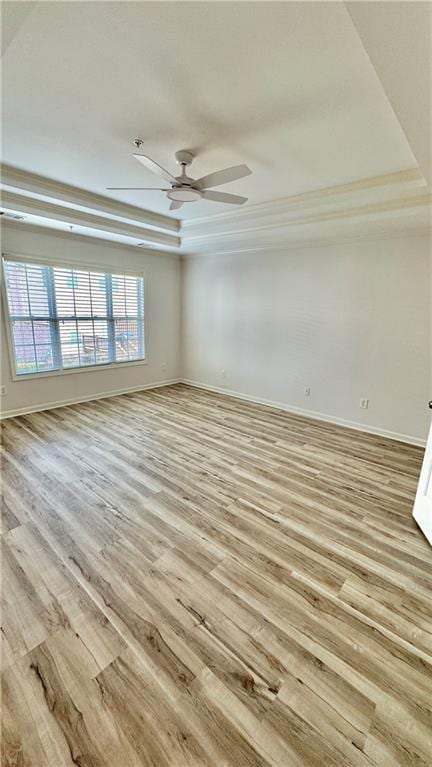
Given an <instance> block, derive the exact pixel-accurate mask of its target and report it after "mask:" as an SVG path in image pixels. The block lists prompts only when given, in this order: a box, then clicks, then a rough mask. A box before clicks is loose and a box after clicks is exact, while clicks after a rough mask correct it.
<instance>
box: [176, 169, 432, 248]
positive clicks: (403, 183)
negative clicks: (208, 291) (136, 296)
mask: <svg viewBox="0 0 432 767" xmlns="http://www.w3.org/2000/svg"><path fill="white" fill-rule="evenodd" d="M418 188H424V189H426V182H425V180H424V178H423V176H422V174H421V172H420V170H419V169H418V168H408V169H405V170H399V171H396V172H394V173H387V174H384V175H381V176H373V177H369V178H364V179H360V180H358V181H352V182H350V183H348V184H339V185H337V186H329V187H323V188H320V189H313V190H311V191H308V192H303V193H301V194H296V195H291V196H290V197H283V198H279V199H277V200H270V201H268V202H264V203H259V204H257V205H248V206H247V207H245V208H236V209H234V210H229V211H227V212H226V213H225V212H224V213H219V214H217V215H213V216H202V217H201V216H200V218H194V219H189V220H188V219H185V220H183V221H182V222H181V232H182V234H183V232H186V231H188V230H192V229H195V228H197V227H200V226H201V224H207V223H212V224H214V223H216V222H227V221H231V220H232V221H237V220H238V219H245V218H247V217H250V218H253V219H255V218H256V217H257V216H259V217H262V216H265V215H271V216H274V215H278V214H281V213H285V212H286V211H287V210H290V209H291V208H299V207H301V208H310V207H315V206H317V205H320V204H324V205H326V204H327V205H328V204H330V203H335V202H336V203H338V204H343V203H344V202H345V201H348V200H350V199H352V197H357V198H358V199H362V198H365V197H366V198H367V197H369V196H370V195H372V194H374V195H378V197H382V196H388V195H391V194H399V195H400V194H401V193H402V192H408V191H411V190H414V189H415V190H417V189H418Z"/></svg>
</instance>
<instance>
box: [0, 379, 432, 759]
mask: <svg viewBox="0 0 432 767" xmlns="http://www.w3.org/2000/svg"><path fill="white" fill-rule="evenodd" d="M2 452H3V477H2V481H3V534H2V546H3V554H2V597H3V628H2V641H3V650H2V658H3V668H4V671H3V699H2V704H3V705H2V709H3V732H2V734H3V761H2V764H3V765H4V767H12V766H13V767H30V766H31V767H72V766H75V767H77V766H78V767H142V766H145V767H147V766H148V767H168V766H169V767H186V766H187V767H210V766H211V767H246V766H247V767H267V765H273V766H274V767H282V766H283V767H285V766H286V767H312V766H315V765H317V766H318V765H320V766H322V767H336V766H337V767H350V766H351V765H352V766H354V765H355V766H356V767H367V766H369V767H370V766H371V765H376V766H379V767H396V766H397V765H415V766H416V767H420V766H423V767H426V765H428V766H429V767H430V765H431V764H432V712H431V709H432V659H431V653H432V549H431V548H430V547H429V546H428V545H427V543H426V541H425V539H424V538H423V537H422V535H421V533H420V532H419V530H418V529H417V527H416V525H415V523H414V522H413V521H412V519H411V510H412V503H413V497H414V492H415V487H416V483H417V478H418V474H419V470H420V464H421V459H422V451H421V450H420V449H419V448H416V447H412V446H409V445H404V444H401V443H397V442H393V441H390V440H386V439H382V438H379V437H376V436H372V435H367V434H362V433H359V432H355V431H351V430H347V429H343V428H340V427H336V426H333V425H330V424H325V423H321V422H318V421H312V420H309V419H305V418H301V417H297V416H293V415H290V414H288V413H283V412H280V411H277V410H272V409H269V408H266V407H261V406H258V405H254V404H248V403H244V402H241V401H239V400H235V399H230V398H228V397H223V396H219V395H215V394H211V393H209V392H205V391H200V390H198V389H193V388H190V387H187V386H183V385H176V386H171V387H166V388H161V389H155V390H153V391H147V392H141V393H136V394H129V395H123V396H120V397H115V398H112V399H105V400H99V401H94V402H88V403H84V404H80V405H75V406H71V407H65V408H61V409H57V410H51V411H46V412H43V413H34V414H32V415H28V416H21V417H19V418H14V419H9V420H7V421H5V422H4V425H3V448H2Z"/></svg>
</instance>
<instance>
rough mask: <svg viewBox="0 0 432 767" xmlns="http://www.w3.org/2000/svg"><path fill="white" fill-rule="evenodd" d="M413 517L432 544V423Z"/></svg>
mask: <svg viewBox="0 0 432 767" xmlns="http://www.w3.org/2000/svg"><path fill="white" fill-rule="evenodd" d="M429 406H431V403H429ZM413 517H414V519H415V521H416V522H417V524H418V526H419V527H420V529H421V530H422V531H423V533H424V534H425V536H426V538H427V539H428V541H429V543H430V544H431V546H432V424H431V428H430V431H429V437H428V441H427V444H426V451H425V454H424V458H423V466H422V470H421V473H420V479H419V483H418V488H417V494H416V498H415V501H414V510H413Z"/></svg>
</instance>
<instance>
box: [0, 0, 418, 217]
mask: <svg viewBox="0 0 432 767" xmlns="http://www.w3.org/2000/svg"><path fill="white" fill-rule="evenodd" d="M20 6H25V12H24V11H23V8H22V7H21V9H20V8H19V7H20ZM3 27H4V34H5V41H6V43H7V44H8V45H7V48H6V51H5V53H4V57H3V103H2V108H3V160H4V162H6V163H9V164H10V165H14V166H17V167H19V168H22V169H25V170H28V171H32V172H35V173H39V174H41V175H43V176H48V177H50V178H53V179H56V180H59V181H63V182H67V183H69V184H72V185H76V186H78V187H81V188H84V189H87V190H89V191H92V192H97V193H99V194H106V195H108V194H111V195H113V196H115V197H116V199H119V200H122V201H124V202H128V203H132V204H133V205H137V206H140V207H143V208H146V209H148V210H151V211H157V212H160V213H165V214H166V213H167V212H168V201H167V199H166V198H165V196H164V195H163V194H162V193H158V192H130V193H119V192H116V193H114V192H112V193H108V192H106V191H105V187H106V186H109V185H112V186H114V185H119V186H122V185H125V186H129V185H130V186H145V185H148V186H154V185H155V181H157V179H156V177H155V176H153V175H152V174H151V173H150V172H148V171H146V170H145V169H144V168H143V167H142V166H140V165H139V164H138V163H137V162H136V161H135V160H134V159H133V158H132V157H131V154H132V151H133V148H132V146H131V141H132V139H133V138H134V137H136V136H140V137H141V138H142V139H143V140H144V146H143V148H142V151H143V152H144V153H146V154H149V155H151V156H152V157H154V159H155V160H156V161H157V162H159V163H160V164H162V165H164V166H165V167H167V168H168V169H169V170H171V171H173V170H174V169H175V164H174V152H175V151H176V150H177V149H183V148H187V149H192V150H194V151H195V152H196V154H197V159H196V161H195V163H194V165H193V166H192V172H191V175H192V176H195V177H198V176H201V175H204V174H206V173H208V172H210V171H214V170H219V169H221V168H224V167H226V166H230V165H235V164H238V163H247V164H248V165H249V166H250V168H251V169H252V171H253V175H252V176H249V177H248V178H245V179H242V180H241V181H238V182H234V183H232V184H230V185H227V186H226V187H223V188H222V187H221V188H220V189H221V191H222V189H224V190H226V191H229V192H233V193H238V194H242V195H245V196H247V197H249V201H250V202H249V203H247V204H253V203H261V202H265V201H269V200H274V199H278V198H282V197H288V196H291V195H295V194H299V193H302V192H307V191H310V190H313V189H317V188H323V187H328V186H334V185H336V184H343V183H347V182H350V181H356V180H358V179H362V178H366V177H370V176H378V175H381V174H386V173H391V172H394V171H399V170H401V169H406V168H412V167H415V166H416V165H417V163H416V160H415V158H414V155H413V153H412V151H411V149H410V146H409V144H408V142H407V140H406V138H405V135H404V133H403V131H402V129H401V127H400V125H399V122H398V120H397V119H396V117H395V114H394V112H393V110H392V107H391V106H390V103H389V101H388V99H387V96H386V95H385V92H384V90H383V88H382V86H381V83H380V81H379V79H378V77H377V75H376V73H375V70H374V68H373V67H372V64H371V62H370V60H369V57H368V55H367V53H366V51H365V49H364V47H363V45H362V43H361V41H360V38H359V36H358V34H357V32H356V29H355V27H354V25H353V22H352V20H351V17H350V15H349V14H348V12H347V10H346V8H345V5H344V4H343V3H336V2H330V3H320V2H318V3H315V2H304V3H298V2H277V3H273V2H262V3H259V2H258V3H249V2H220V3H218V2H133V3H129V2H107V3H105V2H40V3H16V2H5V3H3ZM157 185H158V184H157V183H156V186H157ZM228 209H229V210H231V207H230V208H228V206H224V205H221V204H216V203H211V202H204V201H203V202H199V203H194V204H192V205H189V206H187V207H186V206H185V207H184V208H183V209H182V210H181V211H178V212H176V213H175V214H172V215H177V217H181V218H188V219H189V218H193V217H196V216H198V217H201V216H208V215H212V214H213V213H215V214H216V213H221V212H226V211H227V210H228Z"/></svg>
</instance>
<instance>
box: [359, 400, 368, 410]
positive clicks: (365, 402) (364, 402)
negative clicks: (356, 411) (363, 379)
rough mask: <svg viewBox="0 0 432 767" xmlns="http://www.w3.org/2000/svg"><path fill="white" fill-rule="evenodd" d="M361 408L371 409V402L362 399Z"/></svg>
mask: <svg viewBox="0 0 432 767" xmlns="http://www.w3.org/2000/svg"><path fill="white" fill-rule="evenodd" d="M360 407H361V409H362V410H367V409H368V407H369V400H368V399H363V398H362V399H361V400H360Z"/></svg>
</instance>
